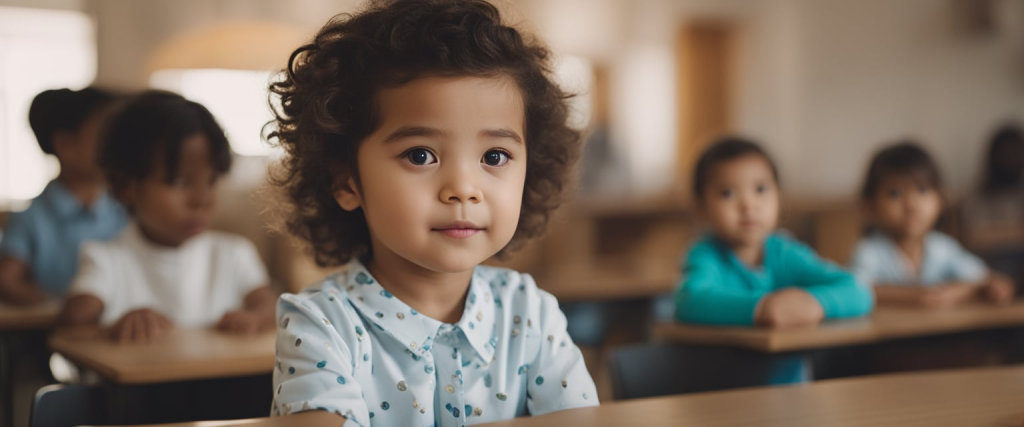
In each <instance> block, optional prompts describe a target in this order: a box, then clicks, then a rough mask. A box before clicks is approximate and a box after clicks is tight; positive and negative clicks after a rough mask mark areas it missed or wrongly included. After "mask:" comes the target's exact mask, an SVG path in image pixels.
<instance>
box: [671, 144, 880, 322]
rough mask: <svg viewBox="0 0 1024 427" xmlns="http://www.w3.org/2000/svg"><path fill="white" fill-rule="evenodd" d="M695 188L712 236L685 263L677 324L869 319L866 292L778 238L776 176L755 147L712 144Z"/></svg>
mask: <svg viewBox="0 0 1024 427" xmlns="http://www.w3.org/2000/svg"><path fill="white" fill-rule="evenodd" d="M693 184H694V187H693V188H694V193H695V195H696V198H695V199H696V202H697V209H698V213H699V215H700V216H701V217H702V218H703V219H704V220H705V221H706V222H707V223H709V225H710V226H711V229H712V234H711V235H710V236H708V237H706V238H704V239H702V240H701V241H699V242H698V243H697V244H696V245H695V246H694V247H693V248H692V249H691V250H690V253H689V254H688V256H687V257H686V261H685V264H684V268H683V277H682V282H681V284H680V286H679V289H678V291H677V292H676V300H675V302H676V318H677V320H679V321H682V322H690V323H701V324H711V325H739V326H755V325H757V326H766V327H772V328H794V327H803V326H811V325H815V324H818V323H819V322H821V321H822V320H823V319H831V318H843V317H857V316H863V315H865V314H868V313H869V312H870V311H871V308H872V306H873V303H874V297H873V295H872V293H871V290H870V288H868V287H866V286H862V285H860V284H858V282H857V280H856V279H855V278H854V276H853V275H852V274H850V273H848V272H846V271H844V270H842V269H841V268H839V267H837V266H835V265H834V264H832V263H829V262H827V261H825V260H822V259H821V258H819V257H818V256H817V255H816V254H815V253H814V251H813V250H811V249H810V248H809V247H807V246H806V245H804V244H802V243H799V242H797V241H795V240H793V239H790V238H788V237H786V236H784V235H783V234H781V233H778V232H776V231H775V228H776V226H777V224H778V216H779V189H778V172H777V170H776V168H775V165H774V163H773V162H772V160H771V159H770V158H769V157H768V155H767V153H765V152H764V150H762V149H761V148H760V147H759V146H757V145H756V144H754V143H752V142H749V141H745V140H742V139H735V138H727V139H724V140H722V141H719V142H717V143H716V144H714V145H713V146H712V147H711V148H709V149H708V150H707V151H705V152H704V154H703V155H702V156H701V158H700V160H699V161H698V162H697V167H696V171H695V179H694V182H693Z"/></svg>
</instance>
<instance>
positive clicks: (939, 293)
mask: <svg viewBox="0 0 1024 427" xmlns="http://www.w3.org/2000/svg"><path fill="white" fill-rule="evenodd" d="M978 289H979V287H978V285H974V284H967V283H950V284H945V285H940V286H925V287H921V288H920V289H918V294H917V304H918V305H919V306H921V307H924V308H931V309H944V308H950V307H954V306H956V305H959V304H960V303H963V302H965V301H967V300H969V299H971V297H973V296H974V295H975V294H976V293H977V292H978Z"/></svg>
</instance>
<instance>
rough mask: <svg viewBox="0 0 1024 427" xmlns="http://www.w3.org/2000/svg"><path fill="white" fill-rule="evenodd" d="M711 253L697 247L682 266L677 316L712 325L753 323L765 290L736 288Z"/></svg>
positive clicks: (681, 318) (689, 320)
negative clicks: (726, 280)
mask: <svg viewBox="0 0 1024 427" xmlns="http://www.w3.org/2000/svg"><path fill="white" fill-rule="evenodd" d="M717 263H718V260H717V259H715V257H714V255H713V254H711V253H706V252H705V251H702V250H699V249H695V250H694V251H692V252H691V253H690V255H689V256H688V257H687V260H686V266H685V267H684V269H683V278H682V283H681V284H680V286H679V289H678V290H677V291H676V298H675V303H676V319H677V320H679V321H682V322H690V323H703V324H711V325H739V326H753V325H754V311H755V310H756V309H757V304H758V303H759V302H760V301H761V299H762V298H763V297H764V296H765V295H766V294H767V292H765V291H759V290H749V289H746V288H743V287H733V286H730V285H731V284H729V283H725V280H724V278H723V276H722V274H721V273H720V272H719V269H718V264H717Z"/></svg>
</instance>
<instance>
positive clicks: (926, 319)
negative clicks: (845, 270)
mask: <svg viewBox="0 0 1024 427" xmlns="http://www.w3.org/2000/svg"><path fill="white" fill-rule="evenodd" d="M1014 326H1024V301H1018V302H1015V303H1013V304H1011V305H1006V306H993V305H987V304H983V303H977V304H971V305H966V306H963V307H956V308H953V309H947V310H921V309H914V308H897V307H879V308H878V309H876V310H875V312H874V313H872V314H871V315H870V316H868V317H863V318H859V319H849V320H839V321H834V322H826V323H823V324H821V325H820V326H817V327H813V328H807V329H798V330H772V329H765V328H737V327H711V326H699V325H688V324H681V323H659V324H657V325H655V327H654V334H655V336H657V337H658V338H659V339H661V340H663V341H671V342H678V343H688V344H709V345H720V346H727V347H738V348H745V349H752V350H757V351H762V352H766V353H777V352H789V351H800V350H813V349H823V348H832V347H842V346H850V345H857V344H871V343H878V342H883V341H890V340H896V339H904V338H914V337H925V336H932V335H941V334H950V333H957V332H967V331H977V330H985V329H995V328H1002V327H1014Z"/></svg>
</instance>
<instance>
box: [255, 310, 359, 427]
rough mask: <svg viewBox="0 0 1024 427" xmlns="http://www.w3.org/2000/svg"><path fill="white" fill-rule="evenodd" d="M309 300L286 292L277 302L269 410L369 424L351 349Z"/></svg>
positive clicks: (284, 413)
mask: <svg viewBox="0 0 1024 427" xmlns="http://www.w3.org/2000/svg"><path fill="white" fill-rule="evenodd" d="M312 298H316V296H315V294H314V296H312V297H307V296H306V294H303V295H292V294H285V295H282V296H281V298H280V299H279V300H278V304H277V344H276V346H277V352H276V354H277V364H276V366H275V370H274V393H275V394H274V405H273V409H272V412H273V414H274V415H288V414H294V413H298V412H303V411H310V410H326V411H329V412H334V413H337V414H340V415H343V416H344V417H345V418H346V420H347V421H346V422H345V426H353V425H356V426H358V425H369V419H370V418H369V409H368V408H367V406H366V402H365V401H364V400H363V398H362V394H363V391H362V387H361V386H360V385H359V384H358V383H357V382H356V381H355V378H354V377H353V364H352V360H351V359H352V357H351V353H350V351H349V346H348V345H347V344H346V343H345V341H344V340H343V339H342V338H341V336H340V334H338V332H337V330H336V329H335V325H334V324H333V323H332V322H331V321H330V320H328V319H327V317H326V316H325V315H324V313H323V311H322V310H321V309H320V308H319V307H317V306H315V305H314V304H312V303H311V302H310V301H309V300H310V299H312ZM336 320H337V319H336ZM338 327H340V326H338Z"/></svg>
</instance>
